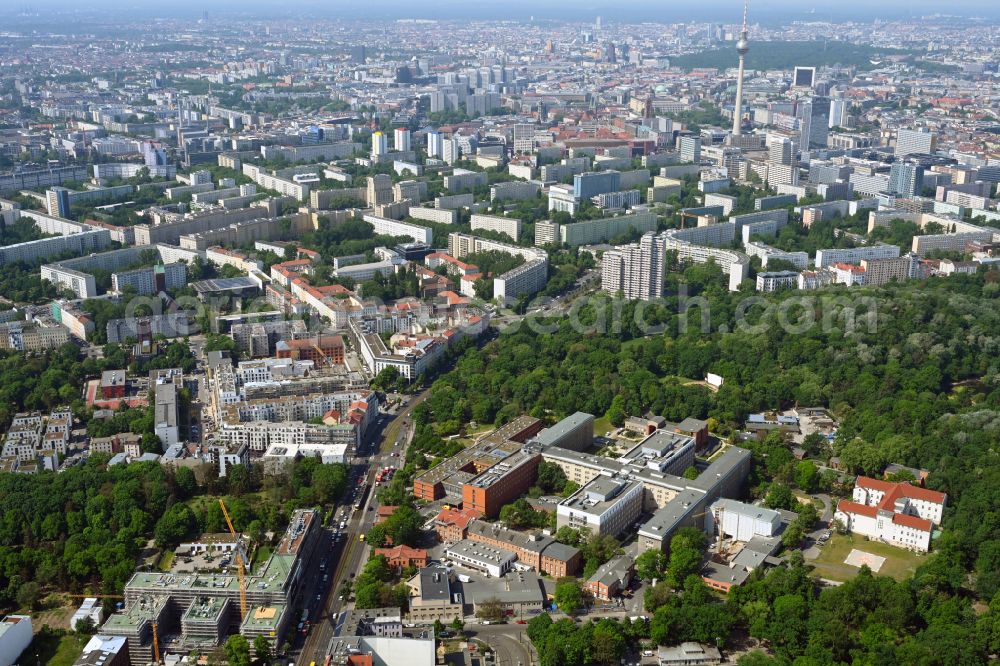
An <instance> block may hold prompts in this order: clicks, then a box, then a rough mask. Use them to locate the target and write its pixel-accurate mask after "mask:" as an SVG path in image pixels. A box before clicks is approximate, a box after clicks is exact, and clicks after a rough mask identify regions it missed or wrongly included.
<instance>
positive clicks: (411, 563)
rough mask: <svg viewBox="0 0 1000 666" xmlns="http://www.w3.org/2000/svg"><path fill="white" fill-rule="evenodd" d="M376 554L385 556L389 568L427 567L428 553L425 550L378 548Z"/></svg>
mask: <svg viewBox="0 0 1000 666" xmlns="http://www.w3.org/2000/svg"><path fill="white" fill-rule="evenodd" d="M375 554H376V555H384V556H385V559H387V560H389V566H390V567H393V568H396V569H405V568H407V567H417V568H423V567H426V566H427V551H426V550H424V549H423V548H410V547H409V546H393V547H392V548H376V549H375Z"/></svg>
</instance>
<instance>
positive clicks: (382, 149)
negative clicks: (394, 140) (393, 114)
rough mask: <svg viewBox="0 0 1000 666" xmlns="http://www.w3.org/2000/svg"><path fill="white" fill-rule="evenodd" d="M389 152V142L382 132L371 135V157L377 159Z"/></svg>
mask: <svg viewBox="0 0 1000 666" xmlns="http://www.w3.org/2000/svg"><path fill="white" fill-rule="evenodd" d="M388 152H389V140H388V139H387V138H386V136H385V134H383V133H382V132H375V133H374V134H372V157H373V158H379V157H381V156H382V155H385V154H386V153H388Z"/></svg>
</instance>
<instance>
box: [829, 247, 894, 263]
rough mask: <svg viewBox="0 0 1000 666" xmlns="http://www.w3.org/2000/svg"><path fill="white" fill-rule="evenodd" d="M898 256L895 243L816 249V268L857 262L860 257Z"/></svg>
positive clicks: (880, 257) (859, 260)
mask: <svg viewBox="0 0 1000 666" xmlns="http://www.w3.org/2000/svg"><path fill="white" fill-rule="evenodd" d="M898 256H899V246H897V245H867V246H865V247H852V248H842V249H829V250H817V251H816V261H815V266H816V268H826V267H827V266H832V265H833V264H857V263H860V262H861V260H862V259H895V258H896V257H898Z"/></svg>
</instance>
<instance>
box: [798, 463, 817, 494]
mask: <svg viewBox="0 0 1000 666" xmlns="http://www.w3.org/2000/svg"><path fill="white" fill-rule="evenodd" d="M795 485H797V486H798V487H799V488H801V489H802V490H804V491H806V492H807V493H811V492H815V491H816V490H817V488H818V487H819V469H818V468H817V467H816V465H815V463H813V462H812V461H810V460H803V461H802V462H800V463H799V464H798V465H796V466H795Z"/></svg>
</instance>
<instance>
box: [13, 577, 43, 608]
mask: <svg viewBox="0 0 1000 666" xmlns="http://www.w3.org/2000/svg"><path fill="white" fill-rule="evenodd" d="M41 598H42V586H41V585H39V584H38V583H37V582H35V581H33V580H29V581H28V582H26V583H21V586H20V587H19V588H17V605H18V606H20V607H21V608H25V609H27V610H29V611H30V610H36V609H37V607H38V602H39V601H40V600H41Z"/></svg>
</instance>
